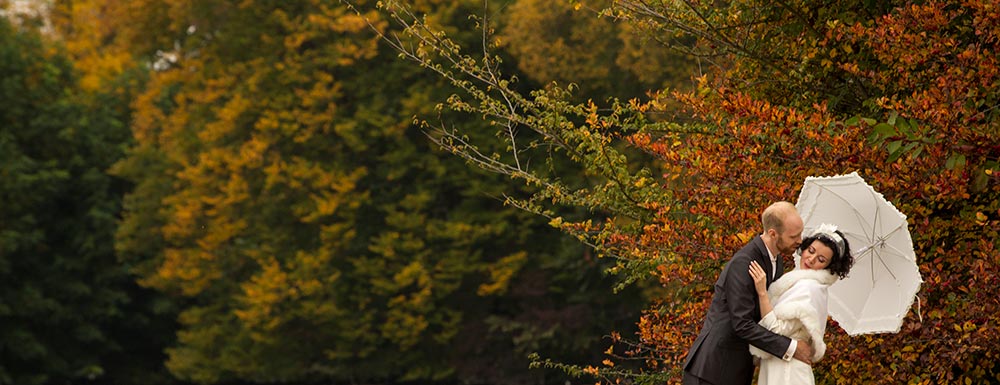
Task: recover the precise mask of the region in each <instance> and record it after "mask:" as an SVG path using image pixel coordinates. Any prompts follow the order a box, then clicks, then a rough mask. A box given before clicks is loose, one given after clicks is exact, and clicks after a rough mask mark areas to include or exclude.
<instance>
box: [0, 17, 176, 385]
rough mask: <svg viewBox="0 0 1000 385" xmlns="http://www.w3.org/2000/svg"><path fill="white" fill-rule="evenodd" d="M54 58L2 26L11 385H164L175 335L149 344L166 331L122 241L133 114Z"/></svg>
mask: <svg viewBox="0 0 1000 385" xmlns="http://www.w3.org/2000/svg"><path fill="white" fill-rule="evenodd" d="M55 47H56V45H55V44H51V43H49V42H45V41H43V40H42V38H41V37H40V36H39V34H38V32H37V31H34V30H32V29H30V28H15V27H12V26H11V25H10V23H9V22H8V20H7V19H3V20H0V63H2V64H0V66H2V68H0V71H2V72H3V73H4V80H3V82H2V83H0V103H2V104H3V105H4V108H3V109H0V120H2V121H3V122H4V124H3V127H2V128H0V158H2V159H0V201H2V202H3V204H2V205H0V218H3V220H2V221H0V280H2V281H3V283H4V284H3V285H4V289H3V290H2V292H0V304H2V305H0V330H2V331H0V334H2V336H0V341H3V342H2V344H3V348H2V349H0V351H2V353H0V355H2V358H0V362H2V364H0V383H4V384H44V383H63V382H77V381H89V380H93V379H102V380H105V379H107V380H110V381H113V382H115V383H159V382H164V380H165V378H164V377H162V375H163V373H162V371H157V368H158V367H161V366H160V365H159V364H158V363H157V360H158V358H159V357H160V352H159V349H161V348H162V344H163V343H164V342H163V341H164V340H165V339H169V335H164V334H159V335H153V336H145V334H144V333H148V332H153V333H156V332H161V333H162V332H163V330H159V329H157V327H158V325H160V324H159V323H158V322H157V321H155V319H154V318H153V317H155V315H154V313H153V312H152V311H150V309H148V308H147V307H146V306H145V304H144V303H142V302H141V301H142V300H143V299H144V298H145V297H146V296H148V293H147V292H146V291H145V290H142V289H140V288H138V287H136V286H135V284H134V283H133V282H132V279H131V278H132V277H131V275H130V274H129V271H128V269H127V267H125V266H123V265H121V264H119V263H118V261H117V260H116V258H115V254H114V249H113V242H112V240H113V234H114V229H115V226H116V221H117V215H118V213H119V211H120V209H121V207H120V205H119V202H120V198H121V195H122V194H123V192H124V190H125V188H126V186H125V185H124V184H123V183H122V182H121V181H120V180H118V179H116V178H112V177H110V176H108V175H107V174H106V173H105V170H106V169H107V167H109V166H110V165H111V164H112V163H113V162H115V161H117V160H118V159H119V158H121V156H122V155H123V154H122V147H123V145H124V143H126V142H127V140H128V129H127V127H126V126H125V124H124V123H123V122H124V120H125V116H126V113H127V110H125V109H123V108H119V107H120V106H121V101H120V100H118V99H116V98H114V97H110V96H108V95H103V96H102V95H91V94H85V93H82V92H79V90H78V88H77V83H76V80H77V74H76V71H75V69H74V68H73V65H72V63H70V62H69V61H68V60H67V57H66V55H65V54H64V53H62V52H60V51H59V50H58V49H57V48H55ZM140 335H141V336H143V337H142V338H138V337H137V336H140ZM158 344H159V345H158ZM139 377H141V378H142V379H141V380H139Z"/></svg>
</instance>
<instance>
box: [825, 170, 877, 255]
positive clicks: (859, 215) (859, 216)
mask: <svg viewBox="0 0 1000 385" xmlns="http://www.w3.org/2000/svg"><path fill="white" fill-rule="evenodd" d="M816 187H819V189H820V193H822V192H823V191H827V192H829V193H830V194H832V195H833V196H835V197H837V199H840V200H841V201H844V203H847V206H848V207H850V208H851V209H852V211H854V216H855V217H856V218H857V220H858V223H860V224H862V225H866V224H867V223H866V222H865V221H864V215H863V214H862V213H861V212H859V211H858V209H857V208H855V207H854V205H852V204H851V201H850V200H849V199H847V198H844V197H842V196H840V195H839V194H837V193H836V192H834V191H833V190H832V189H830V188H828V187H826V186H824V185H821V184H817V185H816ZM816 201H820V194H816ZM876 213H877V211H876ZM838 227H839V226H838ZM867 230H869V229H862V231H861V232H860V233H861V234H865V235H866V236H867V237H868V242H869V243H872V242H874V240H875V238H873V236H872V235H871V234H866V232H867ZM871 232H872V233H874V232H875V228H874V227H872V228H871Z"/></svg>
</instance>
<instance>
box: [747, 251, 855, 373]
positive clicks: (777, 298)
mask: <svg viewBox="0 0 1000 385" xmlns="http://www.w3.org/2000/svg"><path fill="white" fill-rule="evenodd" d="M836 281H837V276H836V275H833V274H831V273H830V272H829V271H827V270H825V269H824V270H803V269H796V270H792V271H790V272H788V273H786V274H784V275H782V276H781V278H779V279H778V280H777V281H774V283H772V284H771V287H769V288H768V290H767V294H768V297H769V298H770V299H771V303H772V304H773V306H774V310H772V311H771V312H770V313H768V314H767V315H766V316H764V317H763V318H762V319H761V320H760V325H761V326H764V327H765V328H767V329H768V330H770V331H772V332H774V333H777V334H780V335H783V336H785V337H789V338H792V339H798V340H811V341H812V347H813V362H817V361H819V360H820V359H821V358H823V355H824V354H825V353H826V343H825V342H823V334H824V333H825V332H826V318H827V315H828V313H827V288H829V287H830V285H832V284H833V283H834V282H836ZM750 353H751V354H753V355H754V356H757V357H760V358H761V359H769V358H776V357H774V356H772V355H771V354H770V353H767V352H764V351H763V350H760V349H758V348H756V347H754V346H753V345H750Z"/></svg>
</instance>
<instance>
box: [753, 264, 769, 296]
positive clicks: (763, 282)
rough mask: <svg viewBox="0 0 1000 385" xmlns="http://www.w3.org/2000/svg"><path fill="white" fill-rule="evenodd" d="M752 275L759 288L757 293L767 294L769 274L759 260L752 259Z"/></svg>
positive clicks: (755, 284)
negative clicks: (758, 262)
mask: <svg viewBox="0 0 1000 385" xmlns="http://www.w3.org/2000/svg"><path fill="white" fill-rule="evenodd" d="M750 277H751V278H753V285H754V287H756V288H757V295H767V274H765V273H764V269H763V268H761V267H760V265H759V264H757V261H750Z"/></svg>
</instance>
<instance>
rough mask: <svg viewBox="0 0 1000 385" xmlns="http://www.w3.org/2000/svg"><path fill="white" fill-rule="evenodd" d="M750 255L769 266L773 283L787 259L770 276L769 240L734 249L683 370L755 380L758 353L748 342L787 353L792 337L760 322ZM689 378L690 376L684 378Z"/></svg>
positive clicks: (719, 379)
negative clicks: (770, 329)
mask: <svg viewBox="0 0 1000 385" xmlns="http://www.w3.org/2000/svg"><path fill="white" fill-rule="evenodd" d="M750 261H757V263H758V264H759V265H760V266H761V267H763V268H764V271H765V272H766V274H767V284H768V285H769V286H770V285H771V282H773V281H774V280H775V279H777V278H778V277H781V275H782V273H783V270H782V267H783V266H782V261H781V257H778V258H777V265H778V266H777V269H776V271H777V273H776V274H775V277H772V276H771V268H772V267H771V258H769V257H768V255H767V248H766V246H764V241H763V240H762V239H761V237H760V236H759V235H758V236H756V237H754V239H753V240H752V241H750V243H749V244H747V245H746V246H744V247H743V248H742V249H740V250H739V251H737V252H736V254H735V255H733V258H732V259H731V260H729V263H727V264H726V266H725V267H724V268H723V269H722V273H721V274H719V280H718V281H716V282H715V295H714V296H713V297H712V305H711V306H710V307H709V308H708V314H707V315H706V316H705V323H704V325H702V327H701V334H698V338H697V339H695V340H694V345H692V346H691V350H689V351H688V356H687V360H686V361H685V362H684V372H685V373H684V375H685V376H686V377H687V376H689V375H694V376H696V377H698V378H700V379H702V380H703V381H707V382H709V383H712V384H715V385H728V384H750V382H751V381H752V380H753V359H752V358H751V356H750V351H749V350H748V349H749V347H748V345H747V344H748V343H751V344H753V345H754V346H756V347H758V348H760V349H761V350H764V351H766V352H768V353H771V354H773V355H775V356H777V357H782V356H784V355H785V352H786V351H787V350H788V345H789V344H790V343H791V340H790V339H789V338H788V337H784V336H781V335H777V334H774V333H771V332H770V331H768V330H767V329H765V328H764V327H762V326H760V325H758V324H757V322H759V321H760V304H759V303H758V302H757V291H756V289H755V288H754V284H753V278H751V277H750V272H749V271H750ZM685 383H687V382H685Z"/></svg>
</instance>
